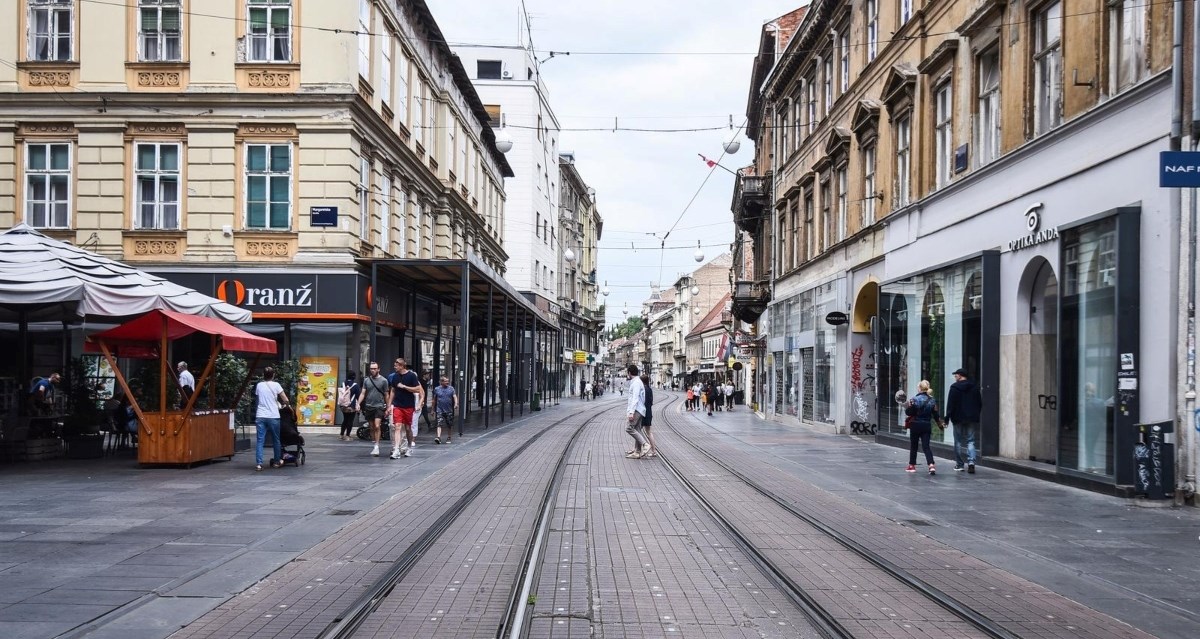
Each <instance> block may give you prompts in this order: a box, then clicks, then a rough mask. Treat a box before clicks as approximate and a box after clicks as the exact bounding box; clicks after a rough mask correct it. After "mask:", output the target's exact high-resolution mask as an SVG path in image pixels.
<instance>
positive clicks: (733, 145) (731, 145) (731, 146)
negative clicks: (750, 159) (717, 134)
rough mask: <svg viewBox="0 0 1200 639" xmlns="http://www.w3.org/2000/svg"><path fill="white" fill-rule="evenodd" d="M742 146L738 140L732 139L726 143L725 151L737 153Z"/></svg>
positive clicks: (730, 153)
mask: <svg viewBox="0 0 1200 639" xmlns="http://www.w3.org/2000/svg"><path fill="white" fill-rule="evenodd" d="M741 148H742V143H741V142H738V141H737V140H730V141H728V142H726V143H725V152H726V153H728V154H729V155H733V154H734V153H737V152H738V150H740V149H741Z"/></svg>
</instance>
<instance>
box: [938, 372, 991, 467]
mask: <svg viewBox="0 0 1200 639" xmlns="http://www.w3.org/2000/svg"><path fill="white" fill-rule="evenodd" d="M982 411H983V397H982V395H980V393H979V387H978V386H976V385H975V382H973V381H971V380H970V379H968V378H967V371H965V370H963V369H961V368H960V369H958V370H956V371H954V383H953V384H951V385H950V392H949V393H947V396H946V419H948V420H950V422H951V423H952V424H954V470H958V471H962V470H966V471H967V472H968V473H972V474H973V473H974V472H975V429H976V428H978V427H979V414H980V413H981V412H982ZM964 448H965V449H966V453H967V454H966V458H964V457H963V449H964Z"/></svg>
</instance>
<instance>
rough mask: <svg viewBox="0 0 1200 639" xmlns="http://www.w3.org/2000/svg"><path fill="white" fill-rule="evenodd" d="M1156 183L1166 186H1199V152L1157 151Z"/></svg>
mask: <svg viewBox="0 0 1200 639" xmlns="http://www.w3.org/2000/svg"><path fill="white" fill-rule="evenodd" d="M1158 185H1159V186H1161V187H1167V188H1192V187H1198V186H1200V152H1195V151H1163V152H1162V153H1159V154H1158Z"/></svg>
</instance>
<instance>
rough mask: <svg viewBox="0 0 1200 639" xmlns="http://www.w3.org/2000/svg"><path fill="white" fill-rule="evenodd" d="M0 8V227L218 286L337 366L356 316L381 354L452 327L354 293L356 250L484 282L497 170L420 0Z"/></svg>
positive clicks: (360, 276)
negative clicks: (467, 269)
mask: <svg viewBox="0 0 1200 639" xmlns="http://www.w3.org/2000/svg"><path fill="white" fill-rule="evenodd" d="M0 15H2V16H6V17H7V18H8V19H6V20H5V21H4V22H3V25H4V26H0V61H5V62H4V63H3V64H0V225H4V226H11V225H13V224H15V223H18V222H25V223H27V224H29V225H31V226H33V227H34V228H37V229H39V230H41V231H42V232H44V233H46V234H48V235H51V236H54V237H57V238H60V239H65V240H68V241H71V242H75V243H77V244H81V245H85V246H87V247H88V248H90V249H92V250H95V251H97V252H99V253H102V254H104V255H107V256H110V257H114V258H117V259H120V260H124V261H127V262H130V263H133V264H136V265H138V266H140V267H142V268H144V269H145V270H149V271H152V272H155V273H158V274H161V275H163V276H165V277H168V278H169V279H172V280H176V281H179V282H180V283H183V284H186V285H189V286H192V287H193V288H196V289H198V290H201V291H202V292H206V293H209V294H214V293H215V294H217V295H219V296H220V297H222V298H225V299H228V300H229V301H231V302H233V303H236V304H239V305H241V306H243V307H245V308H247V309H249V310H252V311H254V316H255V323H254V327H253V330H256V331H258V332H260V333H264V334H271V335H274V336H275V337H276V338H277V339H279V341H280V343H281V353H282V354H283V356H285V357H297V356H305V355H316V354H321V355H325V356H332V357H336V358H338V359H339V360H341V361H342V362H343V366H349V367H352V368H361V365H362V361H361V360H362V359H363V358H365V357H367V356H368V354H367V353H366V349H367V347H368V344H369V343H370V342H371V340H370V339H369V338H370V336H369V335H368V333H369V331H368V330H367V328H368V327H369V326H370V324H369V323H368V320H370V319H371V318H372V317H375V318H376V319H377V321H378V323H379V325H380V329H379V331H377V333H376V335H375V339H377V340H378V341H379V343H378V350H379V351H380V352H381V353H382V355H381V357H390V356H391V355H393V354H396V353H407V354H408V355H409V358H410V360H413V359H416V360H419V362H420V364H421V365H422V367H428V366H430V365H432V364H433V362H434V361H435V360H436V359H439V358H441V357H443V356H444V355H446V354H448V353H449V352H450V351H449V348H450V347H449V346H448V345H447V344H446V343H443V344H441V346H440V347H437V348H435V347H434V345H433V338H434V335H435V334H437V335H440V334H441V331H440V327H441V326H442V325H445V326H448V327H449V326H450V324H449V322H454V321H458V320H457V319H454V313H455V311H454V310H453V309H451V308H449V307H444V308H443V306H444V305H442V306H439V304H441V302H440V301H434V300H433V299H432V298H424V297H422V296H421V295H420V294H418V293H417V291H416V287H417V286H416V285H421V284H427V282H421V281H416V282H410V281H406V280H408V279H411V276H395V277H390V278H382V279H381V280H380V281H379V282H377V283H376V288H377V290H371V289H370V288H369V287H371V282H370V280H369V277H368V276H369V271H370V269H369V268H368V267H367V266H366V262H365V260H370V259H381V258H384V259H408V260H421V259H453V260H468V259H469V260H470V261H471V263H472V264H475V265H477V267H478V268H477V269H476V270H477V271H478V272H479V273H480V274H481V275H480V276H481V277H490V278H491V280H494V281H499V280H500V278H501V277H502V276H503V273H504V270H505V261H506V259H507V254H506V252H505V248H504V239H505V238H504V236H503V229H504V203H505V191H504V179H505V177H509V176H511V175H512V171H511V169H510V168H509V165H508V163H507V162H506V160H505V158H504V156H503V155H502V154H501V153H500V152H499V151H498V150H497V148H496V139H495V136H494V134H493V131H492V129H491V128H490V127H489V124H488V123H489V116H488V112H487V111H486V109H485V108H484V105H483V104H482V102H481V101H480V99H479V97H478V96H477V94H476V92H475V90H474V89H473V88H472V85H471V82H470V78H469V77H468V75H467V73H466V71H465V70H464V69H463V67H462V64H461V63H460V61H459V60H458V58H457V57H456V56H455V55H454V54H453V53H452V52H451V50H450V49H449V47H448V46H447V45H446V44H445V38H444V37H443V35H442V33H441V32H440V30H439V29H438V27H437V23H436V21H435V19H434V16H433V15H432V14H431V13H430V9H429V7H428V5H427V4H426V3H425V2H424V1H423V0H412V1H407V2H382V1H379V0H339V1H338V2H327V1H317V0H236V1H231V2H212V3H200V2H197V1H195V0H117V1H115V2H87V1H83V0H0ZM418 279H419V278H418ZM410 284H412V285H414V286H412V287H410V286H409V285H410ZM455 299H456V300H457V298H455ZM513 303H514V305H515V306H514V309H515V308H516V306H520V307H521V308H522V309H524V310H528V309H525V306H524V305H525V304H526V303H525V302H523V301H516V300H514V302H513ZM514 314H515V311H514ZM530 315H531V316H536V313H531V314H530ZM438 318H441V320H439V319H438ZM447 318H449V319H447ZM439 322H441V323H439ZM497 322H499V320H498V319H497ZM448 333H449V329H448V330H447V334H448ZM410 340H411V341H410ZM492 359H495V358H492Z"/></svg>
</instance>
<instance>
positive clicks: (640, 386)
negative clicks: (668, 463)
mask: <svg viewBox="0 0 1200 639" xmlns="http://www.w3.org/2000/svg"><path fill="white" fill-rule="evenodd" d="M625 374H626V377H627V378H628V379H629V399H628V401H627V402H626V404H625V406H626V409H625V412H626V421H627V425H626V426H625V432H626V433H629V436H630V437H633V449H632V450H629V451H626V452H625V456H626V457H628V458H629V459H641V458H643V457H658V449H657V447H655V445H654V436H653V435H651V434H650V421H651V419H652V415H651V407H652V406H653V405H654V391H653V390H652V389H651V388H650V378H649V377H648V376H645V375H643V376H641V377H638V367H637V365H636V364H630V365H629V368H627V369H625Z"/></svg>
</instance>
